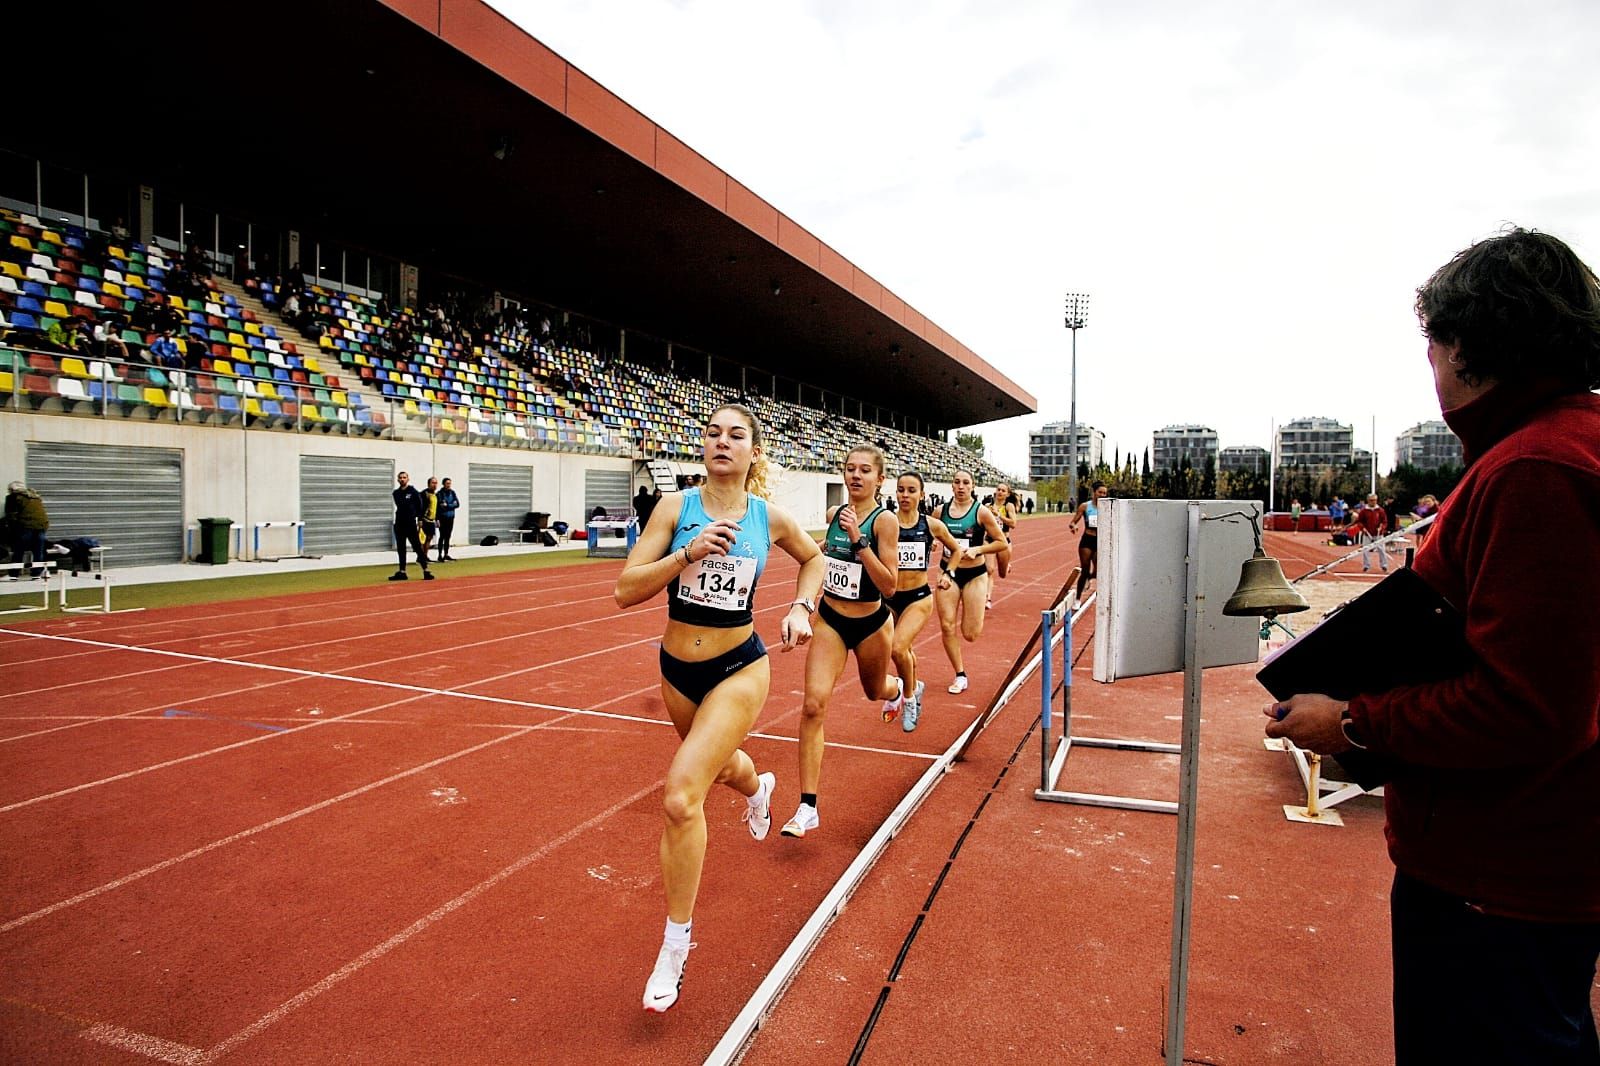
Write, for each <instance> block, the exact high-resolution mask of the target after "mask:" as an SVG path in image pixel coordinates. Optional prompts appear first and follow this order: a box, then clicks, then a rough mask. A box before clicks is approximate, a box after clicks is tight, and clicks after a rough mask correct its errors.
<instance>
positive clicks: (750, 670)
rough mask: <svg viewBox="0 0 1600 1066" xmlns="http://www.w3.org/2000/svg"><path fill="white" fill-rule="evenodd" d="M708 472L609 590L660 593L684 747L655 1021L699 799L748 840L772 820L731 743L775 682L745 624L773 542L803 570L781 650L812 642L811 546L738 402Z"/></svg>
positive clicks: (676, 758)
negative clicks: (724, 793) (738, 813)
mask: <svg viewBox="0 0 1600 1066" xmlns="http://www.w3.org/2000/svg"><path fill="white" fill-rule="evenodd" d="M705 463H706V470H707V471H708V474H707V480H706V483H705V484H704V485H702V486H701V487H699V488H695V489H690V490H689V491H687V492H683V493H672V494H670V495H667V496H663V497H662V498H661V502H660V503H659V504H658V505H657V506H656V509H655V511H654V512H653V513H652V514H651V515H650V521H649V524H647V525H646V526H645V530H644V533H643V534H642V535H641V536H640V537H639V542H638V543H637V544H635V545H634V548H633V551H632V553H631V554H630V555H629V556H628V562H627V564H626V565H625V566H624V567H623V571H622V575H621V576H620V577H618V578H617V588H616V594H615V595H616V599H617V603H618V604H619V605H621V606H623V607H632V606H633V605H634V604H638V603H644V602H645V601H646V600H650V599H653V598H654V597H655V595H656V594H657V593H659V592H660V591H661V590H662V589H666V590H667V628H666V632H665V633H663V634H662V636H661V699H662V702H664V703H665V704H666V708H667V714H668V715H669V716H670V717H671V718H672V725H673V727H674V728H675V729H677V731H678V736H679V737H680V738H682V742H681V743H680V744H679V745H678V750H677V752H676V753H675V754H674V755H673V757H672V765H671V766H669V767H668V768H667V777H666V791H665V795H664V796H663V797H662V806H663V808H664V812H665V815H666V828H665V829H664V830H663V831H662V834H661V880H662V883H663V886H664V887H665V888H666V892H667V928H666V933H665V935H664V937H663V941H662V945H661V950H660V952H659V953H658V954H657V956H656V965H655V969H654V971H653V972H652V973H651V974H650V979H649V981H648V982H647V983H646V984H645V986H644V1009H645V1010H647V1011H650V1012H653V1013H657V1014H659V1013H661V1012H663V1011H665V1010H666V1009H667V1008H668V1007H670V1006H672V1005H673V1004H674V1003H676V1002H677V1001H678V989H679V986H680V985H681V984H682V983H683V968H684V964H685V962H687V961H688V957H689V949H690V948H691V947H692V946H693V945H692V944H691V943H690V942H689V934H690V921H691V918H692V917H693V914H694V904H695V897H696V895H698V893H699V891H700V872H701V868H702V867H703V866H704V865H705V855H706V817H705V801H706V793H707V792H709V791H710V790H711V786H712V785H713V784H724V785H727V786H728V787H729V788H732V789H733V790H734V791H736V792H738V793H739V794H740V795H742V796H744V797H745V800H746V803H745V810H744V813H743V818H744V821H745V822H746V824H748V825H749V827H750V835H751V836H753V837H755V838H756V839H757V840H763V839H765V838H766V835H767V831H768V829H769V828H770V827H771V825H772V791H773V788H774V787H775V779H774V776H773V775H772V774H770V773H765V774H757V773H756V767H755V763H754V762H752V761H751V759H750V756H748V755H746V754H745V753H744V752H743V751H742V750H740V747H739V745H741V744H742V743H744V740H745V738H746V737H747V736H748V735H749V733H750V729H751V727H752V726H754V725H755V721H756V715H757V714H759V713H760V711H761V705H762V704H763V703H764V702H766V698H767V687H768V684H769V683H770V681H771V679H772V671H771V664H770V663H769V661H768V659H767V649H766V647H765V646H764V645H763V644H762V643H761V638H760V637H759V636H757V635H756V632H755V625H754V621H755V618H754V603H755V594H756V585H757V583H758V582H759V581H760V580H761V572H762V570H763V568H764V567H765V566H766V561H767V552H768V550H769V549H770V547H771V546H772V545H777V546H778V547H780V548H782V549H783V550H784V551H786V552H788V553H789V555H791V556H792V557H793V558H794V560H795V561H796V562H798V563H799V564H800V575H799V577H797V578H796V579H795V599H794V601H793V602H792V603H791V604H790V605H789V608H788V610H786V611H785V612H784V615H783V621H782V623H781V626H780V630H779V633H780V637H781V639H782V641H783V647H784V650H785V651H788V650H789V649H790V648H793V647H795V646H797V645H800V644H804V643H806V642H807V641H808V640H810V639H811V621H810V619H811V610H812V598H813V597H814V596H816V594H817V590H818V588H819V587H820V586H821V584H822V556H821V554H820V553H819V552H818V551H817V544H816V541H814V540H812V539H811V536H810V535H809V534H808V533H806V531H805V530H803V529H801V528H800V525H799V523H797V522H796V521H795V520H794V518H793V517H792V516H791V515H790V514H789V513H788V512H787V511H785V510H783V508H781V507H778V506H776V505H774V504H769V503H768V502H767V501H766V499H765V498H764V496H765V493H766V491H767V486H766V480H767V462H766V458H765V456H764V455H763V447H762V438H761V424H760V423H759V422H758V421H757V420H756V417H755V415H753V414H751V413H750V411H748V410H747V409H745V408H743V407H740V406H739V405H737V404H729V405H727V406H724V407H721V408H719V409H717V410H716V411H714V412H712V415H711V419H710V421H709V422H708V423H707V424H706V428H705Z"/></svg>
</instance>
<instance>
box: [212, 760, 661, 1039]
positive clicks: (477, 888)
mask: <svg viewBox="0 0 1600 1066" xmlns="http://www.w3.org/2000/svg"><path fill="white" fill-rule="evenodd" d="M664 780H665V779H664V778H657V779H656V780H655V781H652V782H651V783H650V784H649V785H648V786H647V787H645V788H642V789H640V790H639V791H637V792H635V793H634V794H633V795H631V796H629V797H627V798H626V799H624V800H621V801H619V802H617V803H614V804H612V805H611V806H610V807H607V808H606V809H605V810H603V811H601V812H600V813H599V814H597V815H595V816H594V817H592V818H590V819H589V820H588V821H586V822H583V823H581V824H579V825H576V826H573V827H572V828H571V829H569V830H567V831H566V832H565V833H562V834H561V835H560V836H558V837H556V838H555V839H554V840H551V841H549V842H548V843H545V844H543V845H542V846H540V847H539V848H537V849H535V850H534V851H530V852H529V853H528V854H526V855H524V856H522V858H520V859H518V860H517V861H515V862H513V863H512V864H511V865H509V866H507V867H505V868H504V869H502V870H500V871H499V872H498V873H495V874H491V875H490V876H489V877H486V878H484V879H483V880H482V881H479V882H478V883H477V884H475V885H473V886H472V887H471V888H469V889H467V890H466V891H465V892H463V893H461V895H459V896H457V897H455V898H454V899H452V900H450V901H449V902H448V903H444V904H441V905H440V906H439V907H437V908H435V909H434V910H432V911H430V912H429V913H428V914H426V915H424V916H423V917H421V918H418V919H417V920H416V921H415V922H412V923H411V924H410V925H409V926H407V927H406V928H404V929H402V930H401V931H400V932H398V933H396V934H395V935H394V936H391V937H390V938H389V939H388V940H385V941H384V942H383V943H381V944H378V945H377V946H376V947H373V948H371V949H370V950H368V951H367V952H365V953H364V954H362V955H360V956H359V957H357V958H354V959H352V960H350V961H349V962H347V963H345V964H344V965H343V966H341V967H340V968H339V969H337V970H335V971H334V972H333V973H331V974H329V975H328V976H326V977H324V978H323V979H322V980H320V981H318V982H317V983H316V984H314V985H312V986H311V987H310V988H308V989H306V990H305V991H303V992H301V993H300V994H299V995H297V996H295V997H293V998H292V999H289V1000H286V1001H284V1002H283V1003H282V1004H280V1005H278V1006H277V1007H276V1008H274V1009H273V1010H271V1011H268V1012H267V1013H266V1014H264V1015H262V1016H261V1017H260V1018H258V1019H256V1021H255V1022H253V1023H251V1024H250V1025H248V1026H246V1027H245V1028H243V1029H241V1030H239V1031H238V1032H237V1033H234V1034H233V1035H232V1036H230V1037H228V1038H227V1039H226V1040H224V1041H223V1042H222V1043H220V1044H218V1045H217V1046H216V1047H214V1048H212V1049H211V1050H210V1051H208V1052H206V1059H207V1061H214V1060H216V1059H219V1058H221V1057H222V1056H223V1055H226V1054H227V1053H228V1052H230V1051H232V1050H233V1049H234V1048H237V1047H238V1046H239V1045H241V1044H243V1043H245V1042H246V1041H248V1040H250V1039H251V1038H253V1037H255V1036H257V1035H259V1034H260V1033H262V1032H264V1031H265V1030H267V1029H268V1028H270V1027H271V1026H273V1025H276V1024H277V1023H278V1022H280V1021H282V1020H283V1019H284V1018H287V1017H288V1016H289V1015H291V1014H293V1013H294V1012H295V1011H297V1010H299V1009H300V1008H301V1007H303V1006H305V1005H306V1004H307V1003H310V1002H311V1001H312V1000H314V999H316V998H317V997H318V996H320V995H322V994H323V993H324V992H326V991H328V990H329V989H330V988H333V987H334V986H335V985H337V984H339V983H341V982H343V981H344V980H346V979H347V978H350V977H352V976H354V975H355V974H356V973H358V972H360V971H361V970H363V969H365V968H366V967H367V966H368V965H370V964H372V963H374V962H376V961H377V960H379V959H381V958H383V956H385V955H387V954H389V952H391V951H393V950H394V949H395V948H397V947H400V946H401V945H402V944H404V943H405V942H406V941H408V940H410V939H411V938H413V937H415V936H416V935H417V934H419V933H423V932H426V931H427V930H428V929H429V928H430V927H431V926H433V925H435V924H436V923H438V922H439V921H441V920H443V919H444V918H447V917H449V916H450V915H451V914H452V913H454V912H455V911H458V910H460V909H461V908H462V907H465V906H466V905H467V904H468V903H471V902H472V901H473V900H475V899H477V898H478V897H479V896H481V895H483V894H484V893H485V892H488V891H489V890H490V889H492V888H494V887H495V886H496V885H499V884H500V883H501V882H503V881H505V880H507V879H509V878H511V877H515V876H516V875H517V874H518V873H520V872H521V871H522V870H524V869H525V868H527V867H528V866H531V865H532V864H534V863H536V862H538V861H539V860H540V859H543V858H544V857H545V856H546V855H549V854H550V853H551V852H552V851H555V850H556V849H557V848H560V847H563V846H564V845H566V844H568V843H570V842H571V841H573V840H575V839H576V838H578V837H579V836H581V835H583V834H584V833H586V832H588V831H589V830H590V829H593V828H595V827H596V826H598V825H600V824H601V823H603V822H605V821H607V820H609V819H610V818H611V817H612V816H613V815H615V814H617V813H618V812H620V811H623V810H625V809H627V808H628V807H630V806H632V805H633V804H635V803H637V802H639V801H640V800H642V799H644V798H645V797H646V796H648V795H650V793H652V792H654V791H655V790H656V789H658V788H660V787H661V786H662V784H663V782H664Z"/></svg>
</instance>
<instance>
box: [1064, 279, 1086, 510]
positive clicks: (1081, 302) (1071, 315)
mask: <svg viewBox="0 0 1600 1066" xmlns="http://www.w3.org/2000/svg"><path fill="white" fill-rule="evenodd" d="M1066 317H1067V328H1068V329H1069V330H1071V331H1072V421H1071V423H1070V424H1069V426H1068V428H1067V501H1068V504H1067V506H1068V507H1070V508H1072V509H1073V510H1074V511H1076V510H1077V508H1078V331H1079V330H1080V329H1082V328H1083V327H1084V325H1085V324H1086V323H1087V322H1088V320H1089V294H1088V293H1086V292H1069V293H1067V316H1066Z"/></svg>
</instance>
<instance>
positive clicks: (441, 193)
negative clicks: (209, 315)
mask: <svg viewBox="0 0 1600 1066" xmlns="http://www.w3.org/2000/svg"><path fill="white" fill-rule="evenodd" d="M32 10H33V11H35V12H38V14H25V15H20V16H16V17H15V18H16V19H17V20H18V21H22V22H26V21H29V20H30V19H32V18H46V17H49V16H48V15H47V14H45V13H44V12H43V11H42V9H38V8H35V9H32ZM41 29H42V28H41ZM31 51H34V52H39V51H40V50H31ZM73 55H74V57H75V59H77V60H78V62H75V63H74V64H73V68H72V77H73V92H72V93H71V94H70V98H71V99H72V100H74V101H79V102H83V101H101V102H102V103H106V104H111V103H116V106H117V107H119V108H130V107H134V104H135V102H137V104H138V106H137V108H135V111H136V112H137V116H138V117H135V116H134V114H133V113H130V115H129V120H128V121H116V122H109V123H98V124H96V125H94V126H93V127H92V128H90V127H84V128H83V136H82V137H81V138H76V139H74V140H72V141H69V142H67V143H66V144H63V143H62V142H61V141H60V140H59V138H58V137H57V136H55V135H49V134H46V133H45V132H42V131H35V132H31V133H30V132H27V131H13V133H14V134H15V135H13V134H8V139H9V140H13V141H19V140H20V141H24V142H25V141H27V140H29V139H35V140H36V143H34V144H33V145H32V147H34V148H35V149H36V150H37V151H38V152H39V154H40V155H41V156H43V157H44V158H54V159H60V160H61V161H62V162H67V163H70V162H79V163H81V164H82V165H83V166H84V168H85V169H97V170H103V169H111V170H113V171H116V172H121V173H125V174H127V176H128V177H130V178H136V179H137V180H139V181H141V182H143V183H146V184H151V185H154V186H157V187H158V188H159V187H163V186H165V187H168V188H180V189H185V190H187V191H186V193H185V195H186V197H187V198H188V199H189V200H190V201H191V202H199V203H204V204H205V205H206V206H208V207H215V208H216V209H218V210H221V211H223V212H224V213H229V214H237V215H238V216H239V217H244V218H250V217H253V218H257V219H261V218H263V217H264V215H275V216H277V218H278V219H279V220H280V221H281V222H282V223H284V224H286V225H295V226H298V227H299V228H301V229H302V230H303V231H307V232H308V235H309V231H310V230H312V229H313V228H314V227H316V226H318V225H321V226H325V227H326V229H325V230H324V231H323V232H321V233H319V234H318V236H322V237H323V239H325V240H330V239H331V240H339V241H343V242H346V243H350V244H353V245H357V246H361V247H365V248H368V249H371V250H373V251H376V252H381V253H383V254H386V255H393V256H396V257H398V258H401V259H403V260H405V261H408V262H415V263H421V264H457V265H459V268H460V269H459V270H457V271H456V272H459V273H461V274H463V275H464V276H470V277H474V278H477V279H479V280H481V281H485V282H492V283H495V284H498V285H501V286H503V287H504V288H505V289H506V290H507V291H510V292H517V291H521V292H525V293H526V294H527V295H529V296H531V297H534V298H537V299H540V300H543V301H545V302H548V303H551V304H555V305H557V306H564V307H568V308H570V309H572V310H575V311H579V312H581V313H584V314H587V315H590V316H593V317H595V318H599V319H602V320H605V321H610V322H614V323H617V324H619V325H621V326H624V327H625V328H628V329H632V330H640V331H643V332H647V333H650V334H653V335H655V336H658V337H662V338H665V339H669V340H673V341H675V342H677V343H679V344H683V345H687V346H690V347H692V348H696V349H702V350H705V351H709V352H712V353H714V354H716V355H718V356H722V357H726V358H729V359H734V360H737V361H740V362H744V363H747V364H749V365H751V366H755V367H760V368H763V369H766V370H769V371H772V372H775V373H778V374H781V375H782V376H784V377H787V378H797V379H801V380H806V381H810V382H813V383H817V382H825V383H830V391H833V392H837V393H842V394H845V395H850V396H855V397H860V398H863V399H867V400H869V401H872V402H877V403H879V404H881V405H882V406H884V407H886V408H891V409H895V410H900V411H904V412H909V413H912V414H915V415H918V416H920V417H921V418H922V419H924V420H925V422H926V423H927V424H929V425H931V426H934V427H950V426H957V425H969V424H975V423H981V422H988V421H992V420H994V419H999V418H1007V417H1011V416H1015V415H1020V414H1025V413H1028V412H1031V411H1033V410H1034V409H1035V408H1036V403H1035V400H1034V398H1033V397H1032V396H1031V395H1029V394H1028V393H1027V392H1025V391H1024V390H1023V389H1022V388H1021V387H1019V386H1018V385H1017V384H1015V383H1014V382H1012V381H1010V380H1009V379H1008V378H1006V377H1005V376H1004V375H1003V374H1001V373H1000V372H999V371H997V370H996V369H995V368H994V367H992V366H990V365H989V364H988V363H986V362H985V361H983V360H982V359H980V358H979V357H978V356H977V355H976V354H975V353H973V352H972V351H971V350H970V349H969V348H967V347H966V346H965V345H963V344H962V343H961V342H960V341H958V340H956V339H955V338H954V337H952V336H950V335H949V334H948V333H946V332H945V331H944V330H942V329H941V328H940V327H939V326H938V325H937V324H935V323H934V322H932V321H931V320H930V319H928V318H927V317H926V316H925V315H923V314H922V313H921V312H919V311H917V310H916V309H915V308H912V307H911V306H909V305H908V304H906V303H905V301H903V300H902V299H900V298H899V297H897V296H896V295H894V293H892V292H891V291H890V290H889V289H888V288H887V287H885V286H884V285H883V284H882V283H880V282H879V281H877V280H876V279H874V278H873V277H871V276H870V275H868V274H867V273H866V272H865V271H863V270H861V269H860V268H859V267H857V266H855V265H854V264H853V263H851V262H850V261H849V260H848V259H846V258H845V257H844V256H843V255H841V254H839V253H838V252H837V251H835V250H834V249H832V248H830V247H829V246H828V245H826V244H824V243H823V242H822V241H821V240H819V239H818V238H817V237H816V236H814V235H813V234H811V233H809V232H807V231H806V229H805V228H804V227H802V226H800V225H799V224H798V223H796V222H795V221H793V220H792V219H790V218H789V217H788V216H786V215H784V214H783V213H782V212H781V211H779V210H778V209H777V208H776V207H774V206H773V205H772V204H770V203H768V202H767V201H765V200H763V199H762V198H761V197H760V196H759V195H757V194H756V193H755V192H754V191H752V190H751V189H749V188H747V187H746V186H744V185H743V184H741V183H740V182H739V181H738V180H736V179H735V178H733V177H731V176H729V175H728V174H726V173H725V172H724V171H722V170H721V169H719V168H718V167H717V166H716V165H715V164H713V163H711V162H710V161H709V160H707V159H706V158H705V157H703V156H701V155H700V154H699V153H697V152H696V151H695V150H694V149H692V148H690V147H689V146H688V145H686V144H684V143H683V142H682V141H680V140H678V139H677V138H675V137H674V136H672V134H671V133H669V132H668V131H666V130H664V129H662V128H660V127H659V126H657V125H656V124H655V123H653V122H652V121H651V120H650V119H649V118H647V117H646V116H645V115H643V114H642V113H640V112H639V111H638V110H636V109H635V108H634V107H632V106H631V105H629V104H628V103H627V102H625V101H623V100H622V99H620V98H619V97H617V96H616V95H614V94H613V93H611V92H609V91H608V90H607V89H606V88H605V87H604V86H602V85H600V84H598V83H597V82H596V81H594V80H593V79H592V78H590V77H588V76H587V75H585V74H584V73H583V72H582V71H580V70H578V69H577V68H575V67H573V66H572V65H571V64H569V63H567V62H566V61H565V60H563V59H562V58H561V57H560V56H558V55H556V54H555V53H554V52H552V51H551V50H550V49H548V48H546V47H545V46H544V45H543V44H541V43H539V42H538V41H536V40H535V39H533V38H532V37H530V36H528V35H527V34H526V33H524V32H523V31H522V30H520V29H519V28H517V27H516V26H515V25H514V24H512V23H511V22H510V21H508V20H507V19H506V18H505V17H504V16H502V15H501V14H499V13H498V12H496V11H495V10H493V9H492V8H490V7H489V6H487V5H486V4H484V3H481V2H480V0H283V2H281V3H278V4H275V5H272V6H271V7H270V8H262V7H258V6H254V5H228V4H224V5H217V4H212V3H201V2H199V0H178V2H175V3H170V4H165V5H162V8H161V11H160V15H159V16H152V14H151V13H150V11H149V9H147V8H142V7H141V6H140V5H131V4H130V5H121V8H120V10H117V11H112V12H106V13H105V14H103V15H101V14H99V13H97V14H96V15H95V16H94V17H92V18H91V17H86V18H84V19H83V20H81V24H75V25H74V28H73ZM36 58H38V57H36ZM38 61H39V62H45V60H44V59H42V58H39V59H38ZM50 62H51V63H52V64H53V62H54V61H53V60H52V61H50ZM155 70H159V71H160V76H159V77H158V78H151V77H148V76H147V75H149V74H150V73H151V72H152V71H155ZM39 73H40V75H41V76H42V77H46V78H47V81H51V82H53V80H54V78H55V77H56V76H57V75H59V73H60V71H59V69H57V70H55V71H54V72H53V73H52V72H49V71H45V70H43V69H41V71H40V72H39ZM69 110H70V107H69ZM46 137H48V142H49V143H45V141H44V140H41V139H39V138H46ZM502 145H505V146H508V147H510V148H511V151H510V152H509V153H505V154H506V155H507V157H506V158H505V159H500V158H497V157H496V153H495V149H496V148H497V147H499V146H502ZM794 150H795V151H796V152H801V151H812V150H815V146H806V145H796V146H795V149H794ZM410 221H414V225H412V224H406V223H407V222H410Z"/></svg>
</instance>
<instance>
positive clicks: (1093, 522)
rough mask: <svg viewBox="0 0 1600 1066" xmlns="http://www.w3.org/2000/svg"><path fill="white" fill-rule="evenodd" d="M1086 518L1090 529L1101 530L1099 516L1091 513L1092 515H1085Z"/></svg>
mask: <svg viewBox="0 0 1600 1066" xmlns="http://www.w3.org/2000/svg"><path fill="white" fill-rule="evenodd" d="M1084 517H1085V518H1086V519H1087V520H1088V524H1089V528H1090V529H1099V528H1100V516H1099V515H1097V514H1093V513H1090V514H1087V515H1085V516H1084Z"/></svg>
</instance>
